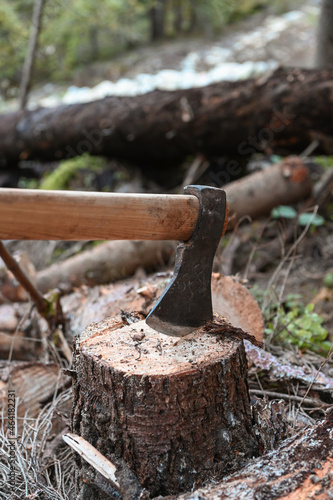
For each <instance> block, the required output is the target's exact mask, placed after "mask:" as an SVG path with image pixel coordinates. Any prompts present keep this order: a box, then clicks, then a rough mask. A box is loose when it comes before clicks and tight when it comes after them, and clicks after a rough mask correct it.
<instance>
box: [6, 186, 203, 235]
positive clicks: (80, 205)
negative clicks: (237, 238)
mask: <svg viewBox="0 0 333 500" xmlns="http://www.w3.org/2000/svg"><path fill="white" fill-rule="evenodd" d="M198 213H199V201H198V199H197V198H196V197H195V196H187V195H164V194H163V195H153V194H140V195H136V194H115V193H93V192H76V191H40V190H31V189H9V188H2V189H1V188H0V214H1V218H0V239H2V240H7V239H23V240H74V241H78V240H184V241H186V240H188V239H189V238H190V237H191V235H192V233H193V231H194V228H195V225H196V222H197V219H198Z"/></svg>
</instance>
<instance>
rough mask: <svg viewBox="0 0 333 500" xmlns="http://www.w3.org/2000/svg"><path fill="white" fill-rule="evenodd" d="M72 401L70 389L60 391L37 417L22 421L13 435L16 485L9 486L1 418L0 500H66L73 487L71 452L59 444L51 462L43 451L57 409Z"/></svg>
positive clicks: (6, 432) (3, 429) (7, 459)
mask: <svg viewBox="0 0 333 500" xmlns="http://www.w3.org/2000/svg"><path fill="white" fill-rule="evenodd" d="M71 399H72V390H71V389H67V390H66V391H64V392H62V393H61V394H60V395H59V396H58V397H57V398H55V399H54V400H53V401H52V402H51V403H49V404H47V405H46V406H44V407H43V408H42V409H41V411H40V413H39V415H38V417H37V418H35V419H31V418H29V416H28V415H26V416H25V417H24V419H23V428H22V432H21V434H16V438H17V441H16V443H17V444H16V456H15V465H14V467H15V486H14V487H12V486H11V485H10V484H9V480H8V479H9V472H10V462H9V443H10V440H9V434H8V430H6V429H5V418H4V417H6V416H5V415H2V419H1V421H2V426H1V429H0V448H1V451H2V453H1V458H0V498H1V499H6V500H7V499H13V500H14V499H20V500H21V499H28V498H29V499H30V498H31V499H34V498H38V499H45V500H68V499H69V498H70V497H69V495H70V493H71V491H73V487H74V457H73V454H72V452H71V450H70V449H69V448H68V447H67V446H66V445H65V444H63V445H62V444H60V446H58V447H57V451H56V453H55V454H52V452H51V453H50V456H51V457H52V458H51V460H50V459H49V460H47V459H46V454H47V453H45V452H47V451H48V448H49V447H50V441H51V439H52V438H54V435H53V423H52V421H53V419H54V417H55V415H56V414H57V411H58V407H59V406H61V405H62V404H64V403H65V402H66V401H68V400H71Z"/></svg>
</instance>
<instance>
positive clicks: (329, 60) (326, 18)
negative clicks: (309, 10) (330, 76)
mask: <svg viewBox="0 0 333 500" xmlns="http://www.w3.org/2000/svg"><path fill="white" fill-rule="evenodd" d="M332 26H333V2H332V0H322V5H321V12H320V16H319V23H318V28H317V51H316V61H315V62H316V66H317V67H318V68H324V67H327V66H333V39H332Z"/></svg>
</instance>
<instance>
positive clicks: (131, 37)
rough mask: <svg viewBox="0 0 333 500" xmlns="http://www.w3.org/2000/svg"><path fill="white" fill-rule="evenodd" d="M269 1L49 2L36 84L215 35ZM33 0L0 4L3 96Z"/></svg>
mask: <svg viewBox="0 0 333 500" xmlns="http://www.w3.org/2000/svg"><path fill="white" fill-rule="evenodd" d="M264 3H269V2H268V0H238V1H237V0H236V1H231V0H212V1H210V2H205V1H204V0H98V1H97V2H96V1H95V0H47V1H46V5H45V8H44V13H43V28H42V32H41V34H40V42H39V49H38V53H37V60H36V67H35V80H37V81H42V80H45V79H51V80H57V81H61V80H63V81H65V80H68V79H69V78H70V77H71V75H72V72H73V70H75V69H76V68H79V67H82V66H84V65H86V64H88V63H90V62H93V61H103V60H108V59H111V58H112V57H114V56H115V55H117V54H119V53H120V52H122V51H124V50H127V49H131V48H134V47H136V46H139V45H142V44H144V43H147V42H149V41H155V40H160V39H163V38H174V37H177V36H186V35H191V36H192V35H194V34H205V35H206V36H207V35H213V34H215V33H217V32H219V31H220V30H221V29H222V28H223V25H225V24H226V23H228V22H230V21H232V20H233V19H235V18H237V17H239V16H240V15H246V14H248V13H251V12H252V11H253V10H254V9H256V8H257V7H258V6H261V5H262V4H264ZM33 4H34V1H33V0H2V1H1V3H0V91H1V93H2V95H4V96H7V94H8V91H10V89H11V87H16V86H18V85H19V83H20V78H21V71H22V65H23V61H24V57H25V54H26V50H27V43H28V39H29V30H30V24H31V15H32V10H33Z"/></svg>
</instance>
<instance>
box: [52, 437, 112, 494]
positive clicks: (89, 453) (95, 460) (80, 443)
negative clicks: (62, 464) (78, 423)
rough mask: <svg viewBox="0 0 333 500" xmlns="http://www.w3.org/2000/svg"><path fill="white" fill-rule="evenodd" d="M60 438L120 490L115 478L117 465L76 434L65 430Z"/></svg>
mask: <svg viewBox="0 0 333 500" xmlns="http://www.w3.org/2000/svg"><path fill="white" fill-rule="evenodd" d="M62 439H63V440H64V441H65V443H66V444H68V445H69V446H70V447H71V448H73V450H75V451H76V452H77V453H78V454H79V455H80V456H81V457H83V458H84V459H85V460H86V461H87V462H88V463H89V464H90V465H92V466H93V467H94V468H95V469H96V470H98V472H100V473H101V474H102V475H103V476H104V477H105V478H106V479H108V480H109V481H111V482H112V484H113V485H114V486H115V487H116V488H117V490H120V484H119V482H118V481H117V478H116V470H117V467H116V466H115V465H114V464H113V463H112V462H110V461H109V460H107V459H106V458H105V457H104V456H103V455H102V453H100V452H99V451H98V450H96V448H95V447H94V446H92V445H91V444H90V443H88V441H86V440H85V439H83V438H82V437H81V436H78V435H77V434H72V433H70V432H67V433H66V434H65V435H64V436H63V437H62Z"/></svg>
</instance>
